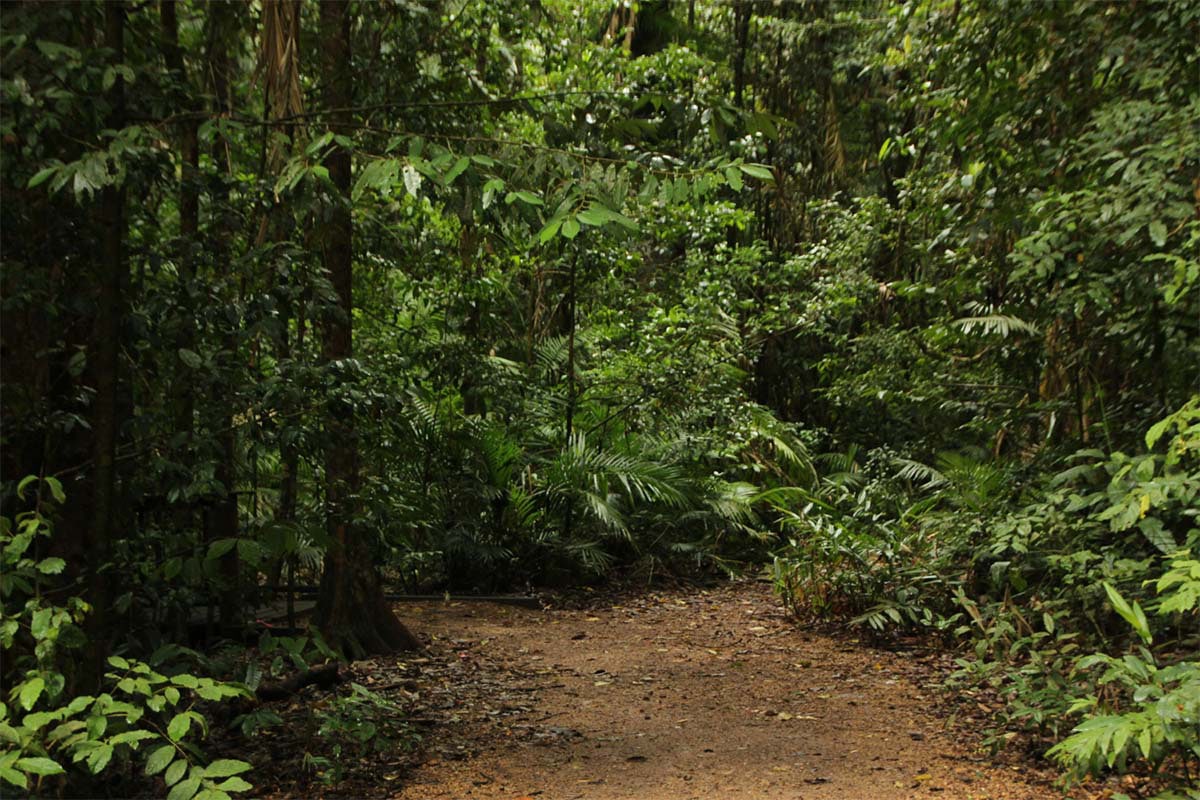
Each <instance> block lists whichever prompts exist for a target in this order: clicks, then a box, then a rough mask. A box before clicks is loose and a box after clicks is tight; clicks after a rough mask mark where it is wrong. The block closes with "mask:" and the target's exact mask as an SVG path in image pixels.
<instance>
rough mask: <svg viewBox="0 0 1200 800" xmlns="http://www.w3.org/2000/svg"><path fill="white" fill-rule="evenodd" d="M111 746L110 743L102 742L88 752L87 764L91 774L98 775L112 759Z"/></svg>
mask: <svg viewBox="0 0 1200 800" xmlns="http://www.w3.org/2000/svg"><path fill="white" fill-rule="evenodd" d="M112 757H113V748H112V745H108V744H102V745H100V746H99V747H97V748H96V749H95V750H92V751H91V752H90V753H88V757H87V765H88V769H90V770H91V771H92V774H93V775H99V774H100V773H101V772H103V771H104V768H105V767H107V766H108V762H109V761H112Z"/></svg>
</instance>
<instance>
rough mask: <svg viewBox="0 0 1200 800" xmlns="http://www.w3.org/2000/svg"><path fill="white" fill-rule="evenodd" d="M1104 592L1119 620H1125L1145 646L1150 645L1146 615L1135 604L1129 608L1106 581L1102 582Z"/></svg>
mask: <svg viewBox="0 0 1200 800" xmlns="http://www.w3.org/2000/svg"><path fill="white" fill-rule="evenodd" d="M1104 591H1105V593H1106V594H1107V595H1108V601H1109V602H1110V603H1112V607H1113V610H1114V611H1116V612H1117V614H1119V615H1120V617H1121V619H1123V620H1125V621H1126V622H1128V623H1129V624H1130V626H1132V628H1133V629H1134V631H1136V632H1137V635H1138V636H1140V637H1141V638H1142V641H1144V642H1145V643H1146V644H1150V642H1151V637H1150V626H1149V624H1148V623H1147V622H1146V615H1145V613H1144V612H1143V611H1142V608H1141V606H1139V605H1138V604H1137V603H1136V602H1135V603H1134V604H1133V605H1132V606H1131V605H1130V604H1129V603H1127V602H1126V601H1125V598H1124V597H1122V596H1121V593H1120V592H1118V591H1117V590H1116V589H1114V588H1113V587H1112V584H1110V583H1108V581H1105V582H1104Z"/></svg>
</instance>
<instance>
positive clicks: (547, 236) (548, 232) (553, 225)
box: [538, 217, 562, 244]
mask: <svg viewBox="0 0 1200 800" xmlns="http://www.w3.org/2000/svg"><path fill="white" fill-rule="evenodd" d="M561 225H562V217H554V218H553V219H551V220H550V221H549V222H547V223H546V224H545V226H543V227H542V229H541V230H540V231H538V239H540V240H541V241H542V243H543V244H544V243H546V242H548V241H550V240H551V239H553V238H554V236H555V234H557V233H558V229H559V227H560V226H561Z"/></svg>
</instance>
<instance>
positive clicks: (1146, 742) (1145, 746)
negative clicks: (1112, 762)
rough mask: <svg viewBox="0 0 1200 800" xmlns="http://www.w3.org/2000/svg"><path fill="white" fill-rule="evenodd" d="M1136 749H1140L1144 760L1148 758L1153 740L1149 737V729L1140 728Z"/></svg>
mask: <svg viewBox="0 0 1200 800" xmlns="http://www.w3.org/2000/svg"><path fill="white" fill-rule="evenodd" d="M1138 747H1140V748H1141V750H1142V756H1143V757H1144V758H1149V757H1150V751H1151V749H1153V747H1154V740H1153V738H1152V736H1151V733H1150V728H1149V727H1146V728H1142V732H1141V734H1139V735H1138Z"/></svg>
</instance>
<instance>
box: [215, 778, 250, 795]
mask: <svg viewBox="0 0 1200 800" xmlns="http://www.w3.org/2000/svg"><path fill="white" fill-rule="evenodd" d="M217 788H218V789H220V790H221V791H223V792H248V791H250V790H251V789H253V788H254V784H252V783H250V782H248V781H244V780H242V779H241V778H230V779H229V780H225V781H221V782H220V783H218V784H217Z"/></svg>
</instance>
